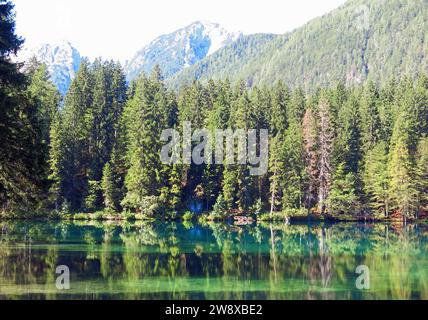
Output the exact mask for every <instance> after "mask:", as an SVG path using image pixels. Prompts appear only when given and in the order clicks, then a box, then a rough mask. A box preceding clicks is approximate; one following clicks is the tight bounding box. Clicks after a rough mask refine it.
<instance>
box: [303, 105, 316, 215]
mask: <svg viewBox="0 0 428 320" xmlns="http://www.w3.org/2000/svg"><path fill="white" fill-rule="evenodd" d="M303 142H304V164H305V174H304V176H305V177H306V179H305V188H304V189H305V202H306V207H307V208H308V210H310V209H312V207H313V206H314V205H315V204H316V201H317V200H316V199H317V195H318V188H319V181H318V175H319V169H318V161H319V160H318V159H319V145H318V134H317V126H316V120H315V116H314V114H313V111H312V109H311V108H308V109H307V110H306V113H305V116H304V119H303Z"/></svg>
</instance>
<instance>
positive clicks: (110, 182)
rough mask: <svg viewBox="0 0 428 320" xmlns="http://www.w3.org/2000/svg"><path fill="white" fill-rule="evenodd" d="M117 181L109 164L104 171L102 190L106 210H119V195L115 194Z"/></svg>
mask: <svg viewBox="0 0 428 320" xmlns="http://www.w3.org/2000/svg"><path fill="white" fill-rule="evenodd" d="M114 184H115V181H114V177H113V172H112V169H111V166H110V163H107V164H106V165H105V166H104V169H103V178H102V181H101V188H102V191H103V198H104V206H105V208H106V209H110V210H114V211H115V210H117V207H116V203H117V199H116V197H117V195H116V194H115V185H114Z"/></svg>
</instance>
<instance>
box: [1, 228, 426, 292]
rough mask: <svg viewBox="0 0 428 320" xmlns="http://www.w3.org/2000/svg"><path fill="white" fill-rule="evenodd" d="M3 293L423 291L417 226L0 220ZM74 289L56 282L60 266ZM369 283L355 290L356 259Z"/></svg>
mask: <svg viewBox="0 0 428 320" xmlns="http://www.w3.org/2000/svg"><path fill="white" fill-rule="evenodd" d="M0 232H1V233H0V299H428V227H427V226H423V225H407V226H405V227H403V226H402V225H384V224H335V225H329V224H316V225H312V226H308V225H305V224H300V225H288V226H286V225H279V224H272V225H271V224H264V225H260V224H259V225H257V224H254V225H252V226H234V225H228V224H210V225H206V226H200V225H196V224H194V225H193V224H190V223H188V224H181V223H154V224H150V223H127V224H125V223H123V224H120V223H119V224H118V223H81V224H76V223H68V222H31V223H30V222H0ZM59 265H66V266H68V267H69V268H70V272H71V279H70V280H71V289H70V290H67V291H61V290H58V289H57V288H56V286H55V280H56V277H57V275H56V274H55V270H56V267H57V266H59ZM359 265H366V266H367V267H368V268H369V270H370V289H369V290H358V289H357V288H356V279H357V277H358V275H357V274H356V273H355V270H356V268H357V266H359Z"/></svg>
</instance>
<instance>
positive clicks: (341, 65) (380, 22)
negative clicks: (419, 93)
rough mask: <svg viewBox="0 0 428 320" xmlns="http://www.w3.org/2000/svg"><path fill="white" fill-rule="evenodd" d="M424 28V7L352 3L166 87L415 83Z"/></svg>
mask: <svg viewBox="0 0 428 320" xmlns="http://www.w3.org/2000/svg"><path fill="white" fill-rule="evenodd" d="M427 23H428V5H427V2H426V1H425V0H413V1H408V0H388V1H385V0H350V1H348V2H347V3H345V4H344V5H343V6H341V7H340V8H338V9H336V10H334V11H332V12H331V13H329V14H327V15H324V16H323V17H320V18H317V19H314V20H312V21H310V22H309V23H307V24H306V25H305V26H303V27H301V28H298V29H296V30H294V31H292V32H290V33H287V34H284V35H280V36H276V37H271V38H270V41H265V40H266V38H265V37H263V36H259V37H258V38H255V37H253V36H248V37H246V39H240V40H238V41H237V42H235V43H233V44H231V45H229V46H226V47H225V48H223V49H221V50H219V51H218V52H216V53H215V54H213V55H212V56H210V57H207V58H205V59H204V60H202V61H200V62H198V63H197V64H195V65H194V66H192V67H189V68H186V69H184V70H183V71H182V72H181V73H179V74H178V75H176V76H175V77H174V78H173V79H171V81H169V84H170V85H171V86H172V87H175V88H177V87H179V86H181V85H183V83H189V82H191V81H193V80H194V79H198V80H203V81H206V80H208V79H226V78H229V79H230V80H231V81H232V82H236V81H237V80H244V81H246V83H247V85H249V86H253V85H270V84H272V83H275V82H276V81H278V80H282V81H284V83H286V84H287V85H289V86H291V87H296V86H302V87H303V88H304V89H307V90H308V89H310V90H312V89H313V88H315V87H316V86H328V85H331V84H334V83H335V82H337V81H342V82H344V83H345V84H347V85H355V84H361V83H363V82H364V81H366V80H373V81H374V82H376V83H381V82H383V81H386V80H388V79H390V78H391V77H396V78H400V77H402V76H404V75H409V74H412V75H416V74H417V73H423V72H426V71H427V70H428V62H427V61H428V59H427V52H428V44H427V35H428V31H427V30H428V27H427ZM248 52H253V53H254V54H252V55H250V56H248V54H247V53H248ZM256 52H258V53H256ZM242 56H244V59H240V57H242Z"/></svg>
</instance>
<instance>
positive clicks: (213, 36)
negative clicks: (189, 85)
mask: <svg viewBox="0 0 428 320" xmlns="http://www.w3.org/2000/svg"><path fill="white" fill-rule="evenodd" d="M240 35H241V33H234V32H229V31H227V30H226V29H225V28H223V27H221V26H220V25H219V24H218V23H214V22H210V21H196V22H194V23H192V24H190V25H188V26H187V27H184V28H182V29H179V30H177V31H175V32H172V33H170V34H166V35H163V36H160V37H158V38H156V39H155V40H153V41H152V42H151V43H150V44H148V45H147V46H145V47H144V48H143V49H141V50H140V51H139V52H137V54H136V55H135V56H134V57H133V58H132V59H131V60H130V61H129V62H128V63H127V65H126V72H127V74H128V79H130V80H131V79H133V78H135V77H137V76H138V75H139V74H140V73H141V72H146V73H149V72H150V71H151V70H152V68H153V67H154V66H155V65H156V64H159V65H160V67H161V69H162V71H163V73H164V76H165V77H166V78H168V77H171V76H173V75H174V74H176V73H177V72H179V71H181V70H182V69H183V68H186V67H188V66H191V65H193V64H195V63H197V62H198V61H200V60H202V59H203V58H205V57H206V56H209V55H211V54H213V53H214V52H216V51H217V50H219V49H221V48H222V47H224V46H226V45H228V44H230V43H232V42H233V41H235V40H236V39H237V38H238V37H239V36H240Z"/></svg>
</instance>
